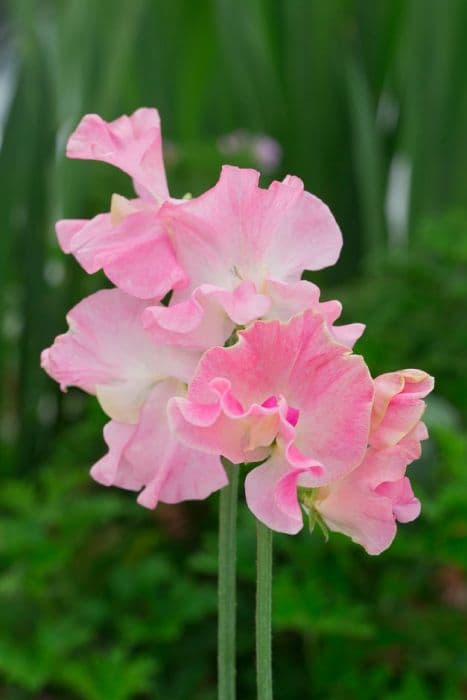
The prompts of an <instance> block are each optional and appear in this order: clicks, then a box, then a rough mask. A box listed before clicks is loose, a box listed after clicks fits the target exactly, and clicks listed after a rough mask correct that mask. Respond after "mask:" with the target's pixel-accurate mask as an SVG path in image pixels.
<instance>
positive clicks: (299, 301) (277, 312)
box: [263, 279, 365, 348]
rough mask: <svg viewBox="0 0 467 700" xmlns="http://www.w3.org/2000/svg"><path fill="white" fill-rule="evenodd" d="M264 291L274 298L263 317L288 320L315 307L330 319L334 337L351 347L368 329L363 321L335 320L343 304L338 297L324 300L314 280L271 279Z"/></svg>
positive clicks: (266, 283) (327, 320)
mask: <svg viewBox="0 0 467 700" xmlns="http://www.w3.org/2000/svg"><path fill="white" fill-rule="evenodd" d="M263 293H264V294H265V295H267V296H268V298H269V299H270V302H271V305H270V308H269V310H268V312H267V313H266V314H265V315H264V317H263V318H265V319H272V320H278V321H284V322H286V321H288V320H289V319H290V318H292V316H295V315H296V314H299V313H302V312H303V311H307V310H312V311H315V312H316V313H320V314H321V315H322V316H323V318H324V319H325V320H326V322H327V324H328V327H329V330H330V332H331V334H332V335H333V337H334V339H335V340H337V342H338V343H342V345H346V346H347V347H349V348H352V347H353V346H354V344H355V343H356V341H357V340H358V339H359V338H360V337H361V335H362V334H363V331H364V330H365V326H364V324H363V323H350V324H347V325H345V326H335V325H334V322H335V321H336V320H337V319H338V318H339V316H340V315H341V313H342V304H340V302H338V301H335V300H334V301H326V302H320V300H319V297H320V290H319V287H317V286H316V285H315V284H312V283H311V282H306V281H305V280H300V281H299V282H294V283H291V284H287V283H285V282H281V281H280V280H275V279H267V280H266V282H265V284H264V286H263Z"/></svg>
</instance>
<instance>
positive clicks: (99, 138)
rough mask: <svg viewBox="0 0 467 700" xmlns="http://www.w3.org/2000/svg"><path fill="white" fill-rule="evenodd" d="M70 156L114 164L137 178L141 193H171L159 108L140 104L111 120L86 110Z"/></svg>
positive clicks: (164, 195) (70, 144) (71, 142)
mask: <svg viewBox="0 0 467 700" xmlns="http://www.w3.org/2000/svg"><path fill="white" fill-rule="evenodd" d="M67 156H68V157H69V158H81V159H85V160H101V161H104V162H105V163H110V164H111V165H115V166H116V167H117V168H120V170H123V171H124V172H125V173H128V175H130V176H131V177H132V178H133V179H134V181H135V186H136V188H137V191H138V193H139V194H140V196H143V197H145V196H146V194H150V195H151V196H152V197H153V198H154V199H156V201H163V200H166V199H167V198H168V196H169V193H168V189H167V180H166V177H165V169H164V162H163V158H162V137H161V127H160V119H159V113H158V111H157V110H156V109H147V108H141V109H138V110H137V111H136V112H134V113H133V114H132V115H130V116H127V115H124V116H122V117H119V118H118V119H115V121H112V122H106V121H104V120H103V119H102V118H101V117H99V116H98V115H97V114H87V115H86V116H85V117H83V119H82V120H81V121H80V123H79V124H78V126H77V128H76V130H75V131H74V132H73V133H72V135H71V136H70V138H69V141H68V146H67Z"/></svg>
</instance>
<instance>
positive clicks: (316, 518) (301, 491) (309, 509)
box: [297, 486, 329, 542]
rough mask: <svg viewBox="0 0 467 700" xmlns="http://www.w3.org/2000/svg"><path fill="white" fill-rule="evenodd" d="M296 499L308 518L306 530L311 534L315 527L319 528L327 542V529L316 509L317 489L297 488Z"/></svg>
mask: <svg viewBox="0 0 467 700" xmlns="http://www.w3.org/2000/svg"><path fill="white" fill-rule="evenodd" d="M297 497H298V500H299V503H300V505H301V506H302V509H303V512H304V513H305V514H306V516H307V518H308V529H309V531H310V533H311V532H313V530H314V529H315V525H317V526H318V527H319V529H320V530H321V532H322V533H323V537H324V539H325V541H326V542H327V541H328V540H329V529H328V527H327V525H326V523H325V522H324V520H323V518H322V517H321V515H320V513H319V512H318V510H317V508H316V500H317V497H318V489H316V488H309V487H307V486H298V487H297Z"/></svg>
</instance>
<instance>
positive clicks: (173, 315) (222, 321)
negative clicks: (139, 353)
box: [143, 282, 269, 349]
mask: <svg viewBox="0 0 467 700" xmlns="http://www.w3.org/2000/svg"><path fill="white" fill-rule="evenodd" d="M268 307H269V301H268V299H267V297H265V296H264V295H262V294H258V293H257V292H256V288H255V285H254V284H253V283H252V282H242V283H241V284H240V285H239V286H238V287H236V288H235V289H234V290H233V291H227V290H225V289H221V288H220V287H214V286H213V285H208V284H203V285H201V287H198V288H197V289H195V290H194V292H193V294H192V295H191V297H190V298H189V299H187V300H186V301H182V302H180V303H179V304H171V305H170V306H168V307H162V306H155V307H149V308H148V309H146V311H145V312H144V314H143V323H144V326H145V327H146V328H147V329H148V330H149V331H150V332H151V334H152V335H153V337H154V338H155V339H160V338H161V336H162V337H164V338H169V339H171V340H172V342H175V343H177V345H186V346H189V347H196V348H202V349H206V348H209V347H212V346H214V345H224V343H225V341H226V340H227V339H228V338H229V336H230V335H231V333H232V331H233V329H234V327H235V324H238V325H244V324H245V325H246V324H248V323H250V322H251V321H253V320H254V319H256V318H258V316H262V315H263V313H264V312H265V311H266V310H267V309H268Z"/></svg>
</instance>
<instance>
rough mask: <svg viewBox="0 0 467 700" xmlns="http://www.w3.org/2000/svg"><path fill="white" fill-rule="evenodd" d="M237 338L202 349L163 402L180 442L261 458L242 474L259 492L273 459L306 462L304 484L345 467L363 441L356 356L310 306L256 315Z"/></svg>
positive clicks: (235, 457)
mask: <svg viewBox="0 0 467 700" xmlns="http://www.w3.org/2000/svg"><path fill="white" fill-rule="evenodd" d="M238 335H239V340H238V343H236V344H235V345H232V346H231V347H226V348H222V347H215V348H212V349H210V350H208V351H207V352H206V353H205V354H204V355H203V357H202V358H201V360H200V363H199V365H198V368H197V371H196V374H195V376H194V378H193V380H192V382H191V384H190V387H189V390H188V394H187V396H186V397H175V398H173V399H171V400H170V401H169V417H170V422H171V425H172V427H173V429H174V430H175V432H176V433H177V435H178V436H179V437H180V439H181V441H182V442H184V444H186V445H187V446H189V447H192V448H195V449H199V450H202V451H204V452H206V453H208V454H222V455H224V456H225V457H227V459H229V460H230V461H231V462H234V463H240V462H259V461H261V460H265V459H268V458H269V459H268V461H267V462H266V463H265V464H264V465H263V466H260V467H257V468H256V469H255V470H253V472H251V474H250V475H249V476H250V477H251V476H252V475H253V474H257V475H261V477H260V478H259V481H260V482H262V480H263V479H264V483H259V482H258V488H259V490H260V491H261V489H263V490H264V491H267V490H268V488H269V481H270V480H271V478H273V477H272V476H271V475H272V474H273V472H274V473H275V471H274V470H275V469H276V467H277V465H279V466H280V468H281V469H283V470H285V471H287V470H290V469H298V468H306V470H307V475H306V483H307V484H308V485H309V486H312V487H318V486H321V485H324V484H327V483H329V482H330V481H331V480H335V479H338V478H341V477H343V476H345V475H346V474H348V473H349V472H350V471H352V469H353V468H355V467H356V466H357V465H358V464H359V463H360V462H361V461H362V459H363V456H364V454H365V451H366V448H367V444H368V433H369V429H370V418H371V407H372V401H373V383H372V381H371V377H370V375H369V372H368V369H367V367H366V365H365V363H364V362H363V360H362V358H361V357H359V356H356V355H352V354H351V352H350V351H349V349H348V348H347V347H346V346H344V345H342V344H340V343H337V342H336V340H335V339H334V338H333V337H332V335H331V334H330V332H329V330H328V328H327V324H326V322H325V321H324V320H323V318H322V316H321V315H320V314H315V313H313V312H311V311H307V312H305V313H304V314H301V315H298V316H295V317H294V318H293V319H291V320H290V321H289V322H288V323H286V324H283V323H280V322H279V321H258V322H256V323H255V324H253V325H252V326H251V327H249V328H248V329H247V330H245V331H242V332H240V333H239V334H238ZM248 498H249V493H248V486H247V499H248ZM267 524H270V523H267ZM276 529H277V528H276ZM285 531H287V530H285Z"/></svg>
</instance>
